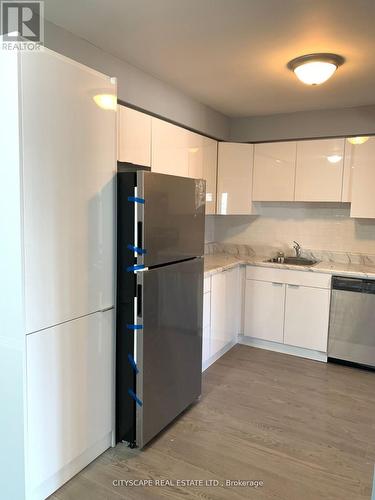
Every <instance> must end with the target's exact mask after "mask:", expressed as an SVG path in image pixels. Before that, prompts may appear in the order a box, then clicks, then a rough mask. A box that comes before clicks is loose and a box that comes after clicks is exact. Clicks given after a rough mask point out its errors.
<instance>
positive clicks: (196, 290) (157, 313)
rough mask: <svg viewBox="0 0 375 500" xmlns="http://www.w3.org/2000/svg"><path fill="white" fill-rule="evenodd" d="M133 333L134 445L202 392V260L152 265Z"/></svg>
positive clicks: (142, 442) (145, 276) (144, 282)
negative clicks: (138, 328)
mask: <svg viewBox="0 0 375 500" xmlns="http://www.w3.org/2000/svg"><path fill="white" fill-rule="evenodd" d="M138 279H139V280H140V281H141V283H142V290H143V293H142V295H143V301H142V310H143V311H142V312H143V317H142V318H139V321H142V322H143V332H139V333H137V353H136V357H137V364H138V369H139V373H138V375H137V396H138V397H139V399H140V400H141V401H142V403H143V404H142V406H140V405H137V438H136V440H137V445H138V446H140V447H143V446H144V445H145V444H146V443H147V442H148V441H150V440H151V439H152V438H153V437H154V436H156V435H157V434H158V433H159V432H160V431H161V430H162V429H163V428H164V427H165V426H166V425H168V424H169V423H170V422H171V421H172V420H173V419H174V418H175V417H177V415H179V414H180V413H181V412H182V411H183V410H184V409H185V408H187V407H188V406H189V405H190V404H191V403H192V402H193V401H194V400H196V399H197V398H198V397H199V396H200V394H201V375H202V374H201V371H202V370H201V365H202V307H203V259H199V258H197V259H192V260H190V261H186V262H182V263H179V264H171V265H169V266H163V267H159V268H156V269H151V270H149V271H146V272H144V273H140V274H139V275H138Z"/></svg>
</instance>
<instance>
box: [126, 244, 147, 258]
mask: <svg viewBox="0 0 375 500" xmlns="http://www.w3.org/2000/svg"><path fill="white" fill-rule="evenodd" d="M127 248H129V250H131V251H132V252H137V253H139V254H141V255H144V254H145V253H146V250H145V249H144V248H139V247H135V246H134V245H131V244H130V243H129V245H128V246H127Z"/></svg>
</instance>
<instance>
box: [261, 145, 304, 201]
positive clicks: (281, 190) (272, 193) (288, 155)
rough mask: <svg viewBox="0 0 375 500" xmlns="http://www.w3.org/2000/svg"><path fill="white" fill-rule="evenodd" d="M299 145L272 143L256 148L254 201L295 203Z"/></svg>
mask: <svg viewBox="0 0 375 500" xmlns="http://www.w3.org/2000/svg"><path fill="white" fill-rule="evenodd" d="M296 150H297V143H296V142H294V141H290V142H270V143H266V144H255V146H254V178H253V200H254V201H293V200H294V184H295V174H296Z"/></svg>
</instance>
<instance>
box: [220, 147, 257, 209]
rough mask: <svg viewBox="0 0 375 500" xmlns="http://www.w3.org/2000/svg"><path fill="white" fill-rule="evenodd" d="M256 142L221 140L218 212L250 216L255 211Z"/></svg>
mask: <svg viewBox="0 0 375 500" xmlns="http://www.w3.org/2000/svg"><path fill="white" fill-rule="evenodd" d="M253 153H254V146H253V145H252V144H240V143H231V142H220V143H219V149H218V173H217V175H218V178H217V213H218V214H220V215H247V214H252V213H253V207H252V182H253V160H254V159H253Z"/></svg>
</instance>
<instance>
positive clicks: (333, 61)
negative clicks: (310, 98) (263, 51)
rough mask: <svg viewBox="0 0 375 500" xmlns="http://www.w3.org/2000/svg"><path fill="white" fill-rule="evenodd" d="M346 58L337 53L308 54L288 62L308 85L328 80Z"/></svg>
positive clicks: (291, 68) (299, 77) (290, 67)
mask: <svg viewBox="0 0 375 500" xmlns="http://www.w3.org/2000/svg"><path fill="white" fill-rule="evenodd" d="M344 62H345V59H344V58H343V57H342V56H339V55H337V54H324V53H322V54H307V55H305V56H301V57H297V58H296V59H292V60H291V61H289V62H288V64H287V67H288V69H290V70H291V71H293V72H294V73H295V75H296V76H297V78H298V79H299V80H301V82H303V83H306V85H320V84H321V83H324V82H326V81H327V80H328V79H329V78H331V76H332V75H333V73H334V72H335V71H336V69H337V68H338V67H339V66H341V65H342V64H344Z"/></svg>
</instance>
